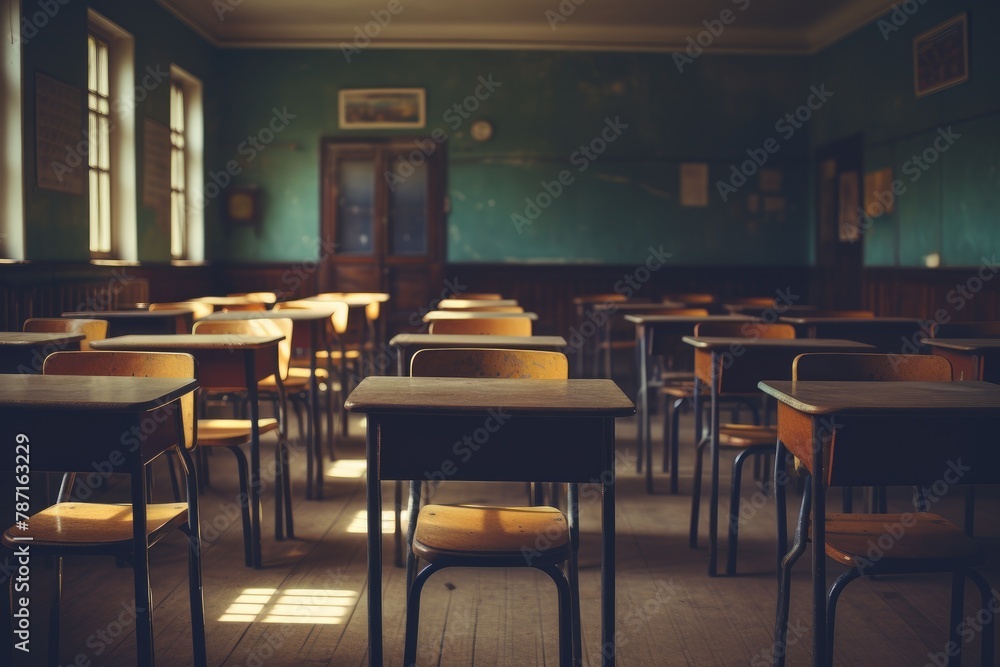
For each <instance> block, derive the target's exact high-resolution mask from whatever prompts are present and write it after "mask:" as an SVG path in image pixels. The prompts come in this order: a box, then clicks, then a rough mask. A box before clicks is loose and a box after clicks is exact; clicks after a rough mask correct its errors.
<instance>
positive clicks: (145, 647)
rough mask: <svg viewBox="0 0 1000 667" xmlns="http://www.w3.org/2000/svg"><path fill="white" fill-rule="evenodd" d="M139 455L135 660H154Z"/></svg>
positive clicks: (134, 475) (134, 527)
mask: <svg viewBox="0 0 1000 667" xmlns="http://www.w3.org/2000/svg"><path fill="white" fill-rule="evenodd" d="M139 458H140V457H139V456H136V459H135V461H134V462H133V463H132V542H133V544H134V545H135V558H134V562H133V564H132V575H133V577H134V582H135V583H134V585H135V650H136V662H137V663H138V664H140V665H152V664H153V592H152V590H151V589H150V585H149V539H148V537H147V535H146V470H145V466H144V465H143V463H142V461H141V460H139Z"/></svg>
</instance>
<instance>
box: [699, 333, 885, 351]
mask: <svg viewBox="0 0 1000 667" xmlns="http://www.w3.org/2000/svg"><path fill="white" fill-rule="evenodd" d="M681 340H683V341H684V342H685V343H687V344H688V345H692V346H694V347H696V348H698V349H701V350H719V349H728V348H731V347H739V346H742V347H744V348H761V349H768V348H769V349H777V350H797V349H801V350H803V351H807V352H808V351H825V350H832V351H837V350H850V351H859V350H870V349H872V346H871V345H867V344H865V343H858V342H856V341H853V340H844V339H842V338H740V337H738V336H737V337H725V338H722V337H713V336H684V337H683V338H682V339H681Z"/></svg>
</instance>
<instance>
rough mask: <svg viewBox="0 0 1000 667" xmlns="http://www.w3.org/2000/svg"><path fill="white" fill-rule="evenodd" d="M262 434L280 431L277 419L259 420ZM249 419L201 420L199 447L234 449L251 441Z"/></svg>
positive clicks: (258, 424) (199, 423)
mask: <svg viewBox="0 0 1000 667" xmlns="http://www.w3.org/2000/svg"><path fill="white" fill-rule="evenodd" d="M257 427H258V429H259V430H260V434H261V435H264V434H265V433H270V432H271V431H277V430H278V420H277V419H270V418H268V419H258V420H257ZM250 428H251V422H250V420H249V419H199V420H198V446H199V447H234V446H237V445H242V444H243V443H245V442H249V441H250Z"/></svg>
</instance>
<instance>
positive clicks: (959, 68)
mask: <svg viewBox="0 0 1000 667" xmlns="http://www.w3.org/2000/svg"><path fill="white" fill-rule="evenodd" d="M968 80H969V29H968V20H967V15H966V13H965V12H963V13H961V14H958V15H957V16H954V17H952V18H950V19H948V20H947V21H945V22H944V23H942V24H941V25H939V26H936V27H934V28H931V29H930V30H928V31H927V32H924V33H921V34H919V35H917V36H916V37H914V38H913V89H914V93H916V96H917V97H924V96H925V95H930V94H931V93H936V92H937V91H939V90H944V89H945V88H951V87H952V86H957V85H958V84H960V83H964V82H965V81H968Z"/></svg>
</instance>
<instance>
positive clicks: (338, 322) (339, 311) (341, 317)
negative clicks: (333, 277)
mask: <svg viewBox="0 0 1000 667" xmlns="http://www.w3.org/2000/svg"><path fill="white" fill-rule="evenodd" d="M317 308H321V309H323V310H332V311H333V314H331V315H330V326H331V327H332V328H333V333H334V334H336V335H338V336H340V335H342V334H343V333H344V332H345V331H347V318H348V315H349V314H350V312H351V308H350V306H348V305H347V304H346V303H344V302H343V301H308V300H306V299H302V300H299V301H282V302H281V303H276V304H274V310H315V309H317Z"/></svg>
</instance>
